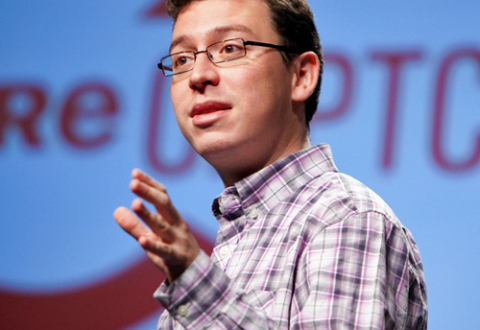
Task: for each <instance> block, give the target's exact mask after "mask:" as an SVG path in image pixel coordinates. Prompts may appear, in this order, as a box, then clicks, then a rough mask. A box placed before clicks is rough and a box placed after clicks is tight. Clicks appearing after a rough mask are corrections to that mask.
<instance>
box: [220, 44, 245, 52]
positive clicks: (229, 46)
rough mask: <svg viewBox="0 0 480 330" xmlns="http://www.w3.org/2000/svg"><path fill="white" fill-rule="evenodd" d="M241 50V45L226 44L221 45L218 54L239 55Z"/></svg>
mask: <svg viewBox="0 0 480 330" xmlns="http://www.w3.org/2000/svg"><path fill="white" fill-rule="evenodd" d="M242 50H243V46H242V45H240V44H235V43H228V44H225V45H223V47H222V49H221V50H220V53H223V54H225V55H228V54H236V53H241V52H242Z"/></svg>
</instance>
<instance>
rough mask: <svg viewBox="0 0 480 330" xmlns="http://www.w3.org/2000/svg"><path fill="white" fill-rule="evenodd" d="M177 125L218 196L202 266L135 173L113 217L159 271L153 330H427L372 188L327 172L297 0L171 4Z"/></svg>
mask: <svg viewBox="0 0 480 330" xmlns="http://www.w3.org/2000/svg"><path fill="white" fill-rule="evenodd" d="M168 9H169V14H170V15H171V16H172V17H173V18H174V20H175V26H174V30H173V35H172V43H171V48H170V55H169V56H167V57H166V58H164V59H162V62H161V63H160V64H159V67H160V68H161V69H163V71H164V73H165V74H166V75H172V78H171V79H172V82H171V98H172V103H173V107H174V111H175V115H176V118H177V122H178V125H179V127H180V129H181V131H182V133H183V135H184V136H185V137H186V138H187V140H188V141H189V143H190V144H191V145H192V146H193V148H195V150H196V151H197V152H198V153H199V154H200V155H201V156H202V157H204V158H205V159H206V160H207V161H208V162H209V163H210V164H211V165H212V166H213V167H214V168H215V169H216V170H217V172H218V173H219V175H220V177H221V178H222V180H223V182H224V184H225V187H226V189H225V191H224V192H223V193H222V194H221V195H220V196H219V197H218V198H216V199H215V200H214V202H213V205H212V210H213V213H214V216H215V217H216V218H217V220H218V221H219V222H220V227H219V231H218V236H217V240H216V244H215V249H214V251H213V254H212V257H211V259H210V258H209V257H208V256H206V255H205V253H204V252H203V251H201V250H200V249H199V247H198V245H197V243H196V241H195V238H194V237H193V235H192V233H191V232H190V230H189V228H188V225H187V224H186V222H185V221H184V220H183V219H182V217H181V215H180V214H179V213H178V212H177V210H176V209H175V208H174V207H173V206H172V203H171V201H170V199H169V197H168V195H167V193H166V190H165V188H164V187H163V186H162V185H161V184H160V183H157V182H156V181H154V180H153V179H151V178H150V177H148V176H147V175H146V174H144V173H142V172H141V171H139V170H134V171H133V180H132V182H131V185H130V188H131V190H132V191H133V192H134V193H135V194H137V195H138V196H139V197H140V198H142V199H144V200H146V201H148V202H151V203H152V204H153V205H155V208H156V213H153V212H150V211H149V210H147V209H146V208H145V206H144V205H143V202H142V200H141V199H136V200H134V201H133V203H132V209H133V211H134V212H135V213H136V214H137V216H138V217H140V218H141V219H142V220H143V221H144V222H145V223H146V224H147V225H148V226H149V227H150V228H148V227H146V226H145V225H143V224H142V223H141V222H140V221H139V220H138V218H136V217H135V216H134V215H133V214H132V213H131V212H130V211H128V210H127V209H126V208H123V207H122V208H119V209H117V210H116V211H115V214H114V216H115V219H116V220H117V222H118V223H119V224H120V226H121V227H122V228H123V229H125V230H126V231H127V232H128V233H129V234H130V235H132V236H133V237H134V238H135V239H136V240H137V241H138V243H139V244H140V245H141V246H142V247H143V248H144V249H145V251H146V253H147V255H148V257H149V258H150V259H151V260H152V261H153V262H154V263H155V265H157V266H158V268H159V269H160V270H161V271H162V272H164V273H165V274H166V275H167V280H166V281H165V283H163V284H162V285H161V286H160V288H159V289H158V290H157V292H156V293H155V297H156V298H157V299H158V300H159V301H160V302H161V303H162V304H163V306H164V307H165V308H166V311H165V312H164V314H162V316H161V317H160V320H159V328H160V329H183V328H186V329H204V328H211V329H248V330H250V329H426V325H427V301H426V288H425V283H424V278H423V270H422V264H421V260H420V255H419V253H418V249H417V247H416V245H415V242H414V241H413V238H412V237H411V235H410V233H409V232H408V230H406V229H405V228H404V227H403V226H402V225H401V223H400V222H399V220H398V219H397V218H396V217H395V215H394V214H393V212H392V211H391V210H390V208H389V207H388V206H387V205H386V204H385V203H384V202H383V201H382V200H381V199H380V198H379V197H378V196H376V195H375V194H374V193H373V192H372V191H370V190H369V189H368V188H366V187H365V186H363V185H362V184H361V183H359V182H357V181H355V180H354V179H352V178H350V177H348V176H346V175H343V174H340V173H338V171H337V170H336V168H335V165H334V163H333V160H332V157H331V154H330V150H329V147H328V145H320V146H314V147H311V146H310V143H309V139H308V132H309V128H308V122H309V120H310V119H311V117H312V115H313V113H314V111H315V109H316V107H317V100H318V93H319V88H320V80H321V72H322V69H321V68H322V61H321V51H320V45H319V41H318V35H317V32H316V29H315V25H314V23H313V15H312V13H311V11H310V9H309V7H308V4H307V2H306V1H305V0H200V1H191V0H183V1H179V0H177V1H173V0H172V1H169V3H168Z"/></svg>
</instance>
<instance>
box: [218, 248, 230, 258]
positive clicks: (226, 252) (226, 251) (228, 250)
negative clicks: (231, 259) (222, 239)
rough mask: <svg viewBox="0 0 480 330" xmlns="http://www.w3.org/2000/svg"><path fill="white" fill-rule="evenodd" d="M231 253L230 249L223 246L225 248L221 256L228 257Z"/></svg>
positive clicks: (221, 250) (222, 249)
mask: <svg viewBox="0 0 480 330" xmlns="http://www.w3.org/2000/svg"><path fill="white" fill-rule="evenodd" d="M229 252H230V249H229V248H228V246H223V247H222V248H221V249H220V254H221V255H222V256H226V255H227V254H228V253H229Z"/></svg>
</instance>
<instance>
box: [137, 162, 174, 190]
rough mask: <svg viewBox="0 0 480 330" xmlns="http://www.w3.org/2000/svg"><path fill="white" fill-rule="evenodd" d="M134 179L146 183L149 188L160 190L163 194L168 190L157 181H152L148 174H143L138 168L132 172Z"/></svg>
mask: <svg viewBox="0 0 480 330" xmlns="http://www.w3.org/2000/svg"><path fill="white" fill-rule="evenodd" d="M132 178H133V179H138V180H140V181H142V182H144V183H145V184H147V185H149V186H151V187H153V188H155V189H158V190H160V191H161V192H164V193H166V192H167V190H166V189H165V186H164V185H163V184H161V183H159V182H157V181H155V180H154V179H152V178H151V177H150V176H148V175H147V174H145V173H143V172H142V171H141V170H139V169H138V168H136V169H134V170H133V171H132Z"/></svg>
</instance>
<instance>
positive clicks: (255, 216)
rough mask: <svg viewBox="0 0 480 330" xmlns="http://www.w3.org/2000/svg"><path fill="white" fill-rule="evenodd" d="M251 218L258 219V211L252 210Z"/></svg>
mask: <svg viewBox="0 0 480 330" xmlns="http://www.w3.org/2000/svg"><path fill="white" fill-rule="evenodd" d="M250 217H251V218H252V219H256V218H257V217H258V213H257V210H252V211H251V212H250Z"/></svg>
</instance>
